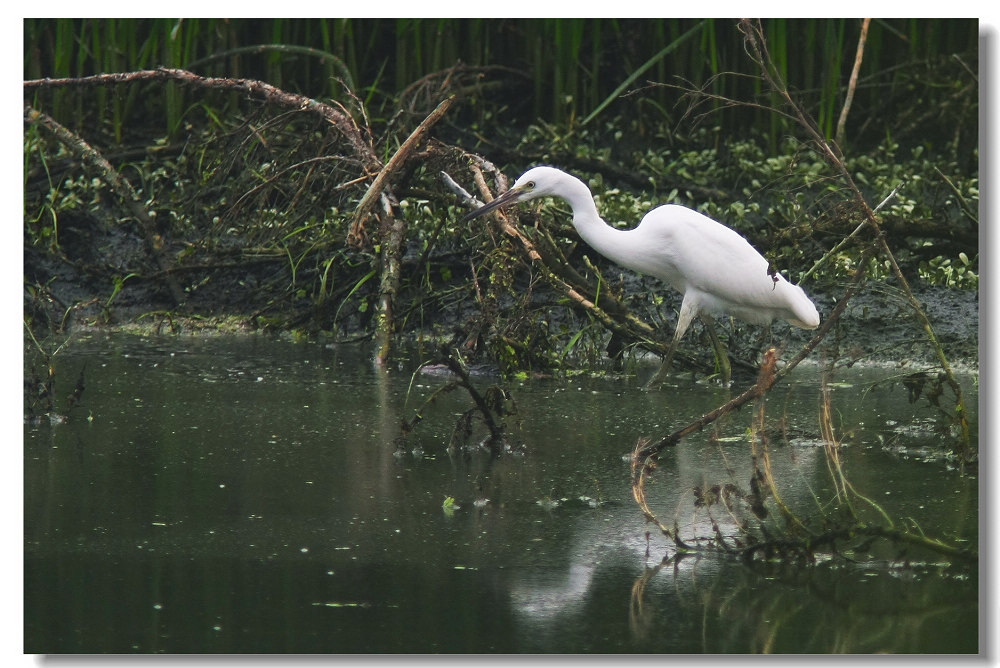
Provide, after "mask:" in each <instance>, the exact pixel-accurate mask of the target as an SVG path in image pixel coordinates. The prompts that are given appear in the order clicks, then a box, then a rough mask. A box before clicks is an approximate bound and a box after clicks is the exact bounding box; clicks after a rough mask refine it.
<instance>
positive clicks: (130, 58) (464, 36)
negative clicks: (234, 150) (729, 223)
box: [24, 18, 979, 135]
mask: <svg viewBox="0 0 1000 668" xmlns="http://www.w3.org/2000/svg"><path fill="white" fill-rule="evenodd" d="M859 23H860V22H859V20H857V19H780V18H774V19H770V20H768V21H766V22H765V24H764V25H765V31H766V32H767V36H768V39H769V44H770V47H771V48H772V50H773V53H772V56H773V58H774V61H775V63H776V65H777V66H778V68H779V72H780V73H781V75H782V77H783V78H785V80H786V81H787V82H788V83H789V85H790V86H791V87H792V88H794V89H796V90H798V91H800V92H801V93H802V96H803V99H805V100H807V101H809V102H810V103H811V104H812V106H813V109H812V111H813V113H814V115H815V116H816V117H817V119H818V121H819V123H820V125H821V127H822V128H823V130H824V132H825V133H827V134H828V135H830V134H831V133H832V132H833V129H834V125H835V123H836V117H837V113H838V111H839V108H840V106H841V104H842V102H843V92H844V86H845V83H846V80H847V76H848V74H849V71H848V70H849V67H850V62H851V60H852V57H853V50H854V46H855V44H856V43H857V36H858V31H859ZM695 26H698V28H697V31H696V32H697V33H698V34H697V37H696V38H695V39H692V40H687V41H686V42H685V43H684V44H683V45H680V46H679V47H678V48H676V49H674V50H673V51H672V52H671V53H670V55H669V57H665V58H661V59H658V60H655V56H656V55H657V54H658V53H661V52H662V51H663V50H664V49H665V48H666V47H667V46H668V45H670V44H673V43H674V42H676V41H677V40H678V39H679V38H680V37H681V36H682V35H684V34H685V33H686V32H688V31H690V30H691V29H692V28H694V27H695ZM24 36H25V40H24V42H25V49H24V75H25V77H26V78H39V77H45V76H50V77H68V76H81V75H86V74H91V73H95V72H107V71H112V70H117V71H127V70H134V69H141V68H143V67H154V66H158V65H165V66H170V67H185V66H186V65H187V64H188V63H192V62H195V61H199V60H202V59H206V58H207V57H209V56H212V55H213V54H218V53H223V52H230V51H235V50H237V49H239V48H240V47H247V46H253V45H260V44H282V45H288V46H291V45H294V46H302V47H309V48H311V49H316V50H317V52H326V53H331V54H333V55H334V56H336V58H338V59H339V60H340V61H342V64H343V68H342V69H341V70H335V69H334V68H333V67H332V66H331V63H330V62H324V61H323V59H322V58H321V57H317V56H315V55H314V56H309V55H305V54H303V53H298V52H294V51H291V50H290V51H285V52H278V51H267V52H261V53H249V52H242V53H240V54H239V55H232V56H231V57H227V58H225V59H217V60H213V61H212V63H213V65H212V68H213V69H212V71H211V72H204V73H211V74H215V75H228V76H245V77H251V78H260V79H264V80H266V81H268V82H269V83H271V84H274V85H276V86H279V87H288V88H290V89H292V90H296V91H300V92H304V93H306V94H308V95H310V96H312V97H322V96H327V97H330V98H333V99H338V100H340V101H346V100H345V98H346V95H347V94H346V91H344V90H343V88H342V87H340V86H337V85H336V83H335V79H336V78H343V77H342V76H341V74H342V73H343V72H349V73H350V78H351V79H352V80H353V81H354V82H355V84H356V85H357V86H358V87H359V88H360V89H361V91H359V94H361V93H364V95H363V97H364V96H367V95H372V94H374V95H375V96H376V97H380V98H382V99H385V100H391V98H392V96H393V95H395V94H396V93H397V92H398V91H401V90H402V89H403V88H405V87H406V86H407V85H408V84H410V83H412V82H413V81H415V80H417V79H419V78H421V77H423V76H425V75H426V74H428V73H431V72H435V71H441V70H445V69H447V68H449V67H452V66H453V65H455V64H456V63H457V62H458V61H461V62H463V63H466V64H468V65H505V66H508V67H512V68H514V69H518V70H521V71H522V72H525V73H527V74H528V75H529V76H530V78H531V80H532V81H533V86H532V88H531V89H530V100H517V102H519V103H521V102H527V103H528V104H527V106H526V107H524V109H525V110H526V113H529V114H530V115H532V116H533V117H535V118H542V119H545V120H546V121H549V122H556V123H566V122H570V121H572V120H573V119H577V118H584V117H586V116H588V115H593V112H594V111H595V110H596V109H597V108H598V106H599V105H601V104H603V103H604V101H605V100H606V99H607V98H608V96H609V95H611V94H612V93H613V92H614V91H615V90H616V89H618V88H619V87H621V86H622V84H623V82H626V81H629V82H630V83H629V85H628V87H627V88H628V89H629V90H632V89H635V88H639V87H641V86H644V85H645V83H646V81H647V80H655V81H659V82H666V83H677V81H679V79H678V78H679V77H680V78H683V80H686V81H689V82H692V83H693V84H694V85H701V84H702V83H704V82H707V81H709V80H710V79H711V80H712V87H711V92H712V93H714V94H716V95H718V96H726V97H732V98H736V99H746V97H747V93H748V92H750V93H751V94H752V91H748V90H747V88H746V86H747V82H748V79H747V78H746V77H739V76H719V77H717V78H715V79H712V77H713V75H718V74H720V73H727V72H733V73H737V74H743V75H747V74H753V73H754V72H753V70H752V65H750V64H749V63H748V62H747V58H746V56H745V53H744V49H743V43H742V37H741V36H740V34H739V32H738V31H737V30H736V27H735V22H734V21H728V20H723V19H706V20H703V21H700V22H699V21H698V20H695V19H655V20H654V19H441V18H421V19H407V18H400V19H336V18H334V19H318V20H300V19H271V20H254V19H240V20H219V19H184V20H177V19H25V20H24ZM978 39H979V31H978V22H977V21H975V20H968V19H944V20H927V19H882V20H877V21H873V22H872V25H871V30H870V32H869V37H868V45H867V49H866V53H865V62H864V72H863V73H862V77H864V76H866V75H870V74H872V73H874V72H880V71H883V70H884V71H885V72H886V74H885V75H884V76H886V77H890V78H891V77H893V76H897V75H894V74H893V73H892V72H891V71H889V67H890V66H891V65H895V64H898V63H900V62H904V61H909V62H912V61H919V60H928V59H932V58H936V57H942V56H946V55H948V54H951V53H956V52H963V53H965V54H967V55H968V56H969V57H971V58H975V54H976V52H977V49H978ZM651 60H655V64H654V65H653V67H652V68H650V69H649V70H648V71H646V72H645V73H644V74H643V75H642V76H641V77H635V76H634V75H635V73H636V72H637V70H638V69H640V68H641V67H643V66H644V65H646V64H647V63H649V62H650V61H651ZM883 81H884V79H883ZM376 82H377V83H376ZM132 88H135V87H132ZM758 91H759V89H758ZM125 94H126V95H128V96H130V97H129V98H126V99H124V100H117V101H114V102H113V103H112V107H111V110H110V113H111V115H112V117H113V120H114V123H115V125H116V126H119V127H120V124H121V123H122V122H123V120H124V119H125V118H126V117H127V116H128V115H129V114H130V113H140V112H145V111H150V109H139V108H137V104H138V100H137V99H136V98H135V95H136V93H135V92H134V91H133V90H130V91H129V92H128V93H125ZM883 94H884V89H883V90H882V91H879V90H877V88H876V87H870V88H865V87H864V86H861V87H859V90H858V92H857V97H856V103H857V104H858V105H859V106H865V105H867V106H872V105H877V104H878V98H877V96H878V95H883ZM103 95H107V96H111V92H110V91H109V92H108V93H105V94H103ZM166 96H167V99H166V103H165V104H159V105H156V109H158V110H159V111H158V113H165V114H166V119H165V121H166V126H167V128H168V131H171V132H172V131H174V130H175V129H176V128H177V127H178V124H179V123H180V122H181V118H182V116H183V113H184V93H183V91H182V90H179V89H177V88H176V87H174V86H169V87H168V88H167V91H166ZM866 96H867V99H865V97H866ZM640 97H642V98H643V99H648V100H649V101H651V102H652V103H653V104H652V105H650V106H649V108H656V109H670V108H672V106H673V105H674V103H675V102H676V93H673V95H672V96H671V92H670V91H669V90H668V89H663V88H660V89H651V90H644V91H643V92H642V93H641V95H640ZM112 99H113V98H110V97H109V99H106V100H104V101H105V102H109V101H111V100H112ZM632 99H633V100H635V99H636V98H632ZM67 100H69V101H70V102H67ZM76 100H79V96H76V95H73V94H72V93H71V92H66V91H57V92H55V93H54V94H53V107H52V110H53V112H54V113H53V115H54V116H56V117H57V118H60V117H61V118H62V120H64V121H65V120H67V118H68V116H69V115H70V114H74V115H76V116H77V118H78V117H79V114H82V113H83V112H84V111H85V109H83V108H82V107H80V106H79V105H80V104H81V103H80V102H77V101H76ZM67 104H74V105H75V106H74V107H73V108H68V107H67V106H66V105H67ZM626 104H635V103H634V102H626ZM143 106H145V105H143ZM511 106H512V105H511ZM101 107H102V113H106V112H105V111H104V109H105V106H104V105H101ZM631 108H632V109H634V108H635V107H631ZM612 112H614V110H612ZM633 113H634V112H633ZM764 113H765V112H762V111H754V110H752V109H740V110H729V111H727V112H726V114H725V115H724V116H723V117H721V120H720V123H722V124H723V125H725V126H727V128H726V129H729V130H730V131H735V130H739V129H740V128H741V127H746V126H750V125H756V124H758V123H759V122H761V121H763V120H764V118H765V117H764V116H763V115H762V114H764ZM766 123H768V124H772V123H773V124H779V123H781V121H780V119H777V118H776V117H775V116H774V115H768V116H767V120H766ZM769 127H770V131H771V134H772V135H775V134H778V133H779V132H780V130H781V128H780V127H779V126H778V125H769Z"/></svg>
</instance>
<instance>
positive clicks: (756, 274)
mask: <svg viewBox="0 0 1000 668" xmlns="http://www.w3.org/2000/svg"><path fill="white" fill-rule="evenodd" d="M547 196H551V197H559V198H562V199H563V200H565V201H566V202H567V203H568V204H569V206H570V208H571V209H572V210H573V227H575V228H576V231H577V232H579V234H580V237H582V238H583V240H584V241H585V242H587V244H589V245H590V247H591V248H593V249H594V250H596V251H597V252H598V253H600V254H601V255H603V256H604V257H606V258H608V259H609V260H611V261H612V262H614V263H616V264H618V265H621V266H622V267H626V268H627V269H631V270H633V271H636V272H639V273H641V274H646V275H649V276H655V277H656V278H659V279H660V280H662V281H665V282H666V283H668V284H670V286H671V287H673V288H674V289H675V290H677V291H678V292H680V293H681V295H683V300H682V301H681V310H680V314H679V315H678V318H677V327H676V329H675V330H674V337H673V339H672V340H671V342H670V347H669V348H668V351H667V355H666V357H665V358H664V360H663V364H662V366H661V367H660V370H659V371H658V372H657V374H656V375H655V376H654V377H653V379H652V380H651V381H650V385H656V384H659V383H661V382H662V381H663V379H664V377H665V376H666V373H667V371H669V369H670V363H671V360H672V359H673V355H674V352H675V350H676V348H677V343H678V342H679V341H680V339H681V337H683V336H684V332H686V331H687V329H688V326H689V325H690V324H691V321H692V320H694V318H695V316H698V317H700V318H701V319H702V320H703V321H704V322H705V324H706V326H707V327H708V328H709V331H710V333H711V335H712V337H713V343H714V344H715V345H716V348H717V350H718V354H719V356H720V363H721V364H723V365H724V369H725V370H726V371H728V358H727V357H726V353H725V351H724V350H722V349H721V344H719V343H718V339H717V338H716V337H715V336H714V334H715V332H714V330H713V329H712V319H711V316H712V315H718V314H729V315H732V316H734V317H736V318H739V319H740V320H744V321H746V322H749V323H753V324H759V325H769V324H770V323H771V321H773V320H775V319H781V320H786V321H788V322H789V323H791V324H792V325H795V326H796V327H802V328H804V329H815V328H816V327H817V326H819V313H818V312H817V311H816V306H815V305H814V304H813V303H812V301H811V300H810V299H809V297H807V296H806V293H805V292H804V291H803V290H802V288H800V287H799V286H797V285H793V284H792V283H789V282H788V281H787V280H786V279H785V277H784V276H782V275H781V274H779V273H776V272H773V271H771V270H770V269H769V264H768V261H767V260H765V259H764V257H763V256H762V255H761V254H760V253H758V252H757V251H756V250H755V249H754V247H753V246H751V245H750V243H749V242H748V241H747V240H746V239H744V238H743V237H742V236H740V235H739V234H738V233H737V232H735V231H734V230H732V229H730V228H728V227H726V226H725V225H722V224H721V223H717V222H716V221H714V220H712V219H711V218H709V217H708V216H705V215H703V214H701V213H698V212H697V211H694V210H692V209H688V208H686V207H683V206H680V205H677V204H665V205H663V206H658V207H656V208H655V209H653V210H652V211H650V212H649V213H647V214H646V215H645V216H643V218H642V220H641V221H640V222H639V225H638V226H636V227H635V228H634V229H631V230H619V229H616V228H614V227H611V226H610V225H608V224H607V223H606V222H604V220H602V219H601V217H600V215H599V214H598V213H597V205H596V204H595V203H594V198H593V196H592V195H591V192H590V188H588V187H587V186H586V184H584V183H583V181H581V180H580V179H578V178H576V177H575V176H571V175H570V174H567V173H566V172H563V171H561V170H559V169H556V168H554V167H544V166H543V167H534V168H532V169H529V170H528V171H527V172H525V173H524V174H522V175H521V177H520V178H519V179H517V181H515V182H514V185H513V186H511V187H510V190H508V191H507V192H506V193H504V194H503V195H501V196H499V197H497V198H496V199H494V200H493V201H492V202H490V203H489V204H487V205H485V206H483V207H480V208H479V209H477V210H476V211H473V212H472V213H470V214H468V215H467V216H466V217H465V219H466V220H469V219H472V218H475V217H477V216H482V215H484V214H486V213H488V212H490V211H492V210H494V209H496V208H498V207H502V206H504V205H505V204H511V203H514V202H524V201H527V200H531V199H535V198H538V197H547ZM726 376H727V378H728V373H726Z"/></svg>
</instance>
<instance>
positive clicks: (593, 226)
mask: <svg viewBox="0 0 1000 668" xmlns="http://www.w3.org/2000/svg"><path fill="white" fill-rule="evenodd" d="M559 195H560V197H562V198H563V199H564V200H566V202H567V203H568V204H569V205H570V208H572V209H573V227H575V228H576V231H577V232H578V233H579V234H580V237H582V238H583V240H584V241H585V242H586V243H587V245H588V246H590V247H591V248H593V249H594V250H596V251H597V252H598V253H600V254H601V255H603V256H604V257H606V258H608V259H609V260H611V261H612V262H616V263H617V264H620V265H623V266H626V267H628V266H630V262H629V257H628V256H627V255H625V254H623V253H622V245H621V236H622V235H623V234H628V232H627V231H625V230H617V229H615V228H613V227H611V226H610V225H608V224H607V223H606V222H604V220H603V219H602V218H601V216H600V214H598V213H597V204H595V203H594V197H593V195H591V194H590V188H588V187H587V186H586V184H584V182H583V181H581V180H580V179H578V178H576V177H571V178H570V179H569V180H567V182H566V183H565V188H563V191H562V192H560V193H559Z"/></svg>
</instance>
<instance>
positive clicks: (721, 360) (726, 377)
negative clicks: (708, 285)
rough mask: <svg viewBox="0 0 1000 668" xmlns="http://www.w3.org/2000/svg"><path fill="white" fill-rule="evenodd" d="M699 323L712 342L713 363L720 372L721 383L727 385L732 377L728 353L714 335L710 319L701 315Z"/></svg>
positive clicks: (713, 324)
mask: <svg viewBox="0 0 1000 668" xmlns="http://www.w3.org/2000/svg"><path fill="white" fill-rule="evenodd" d="M701 321H702V323H704V325H705V329H707V330H708V338H710V339H711V340H712V348H714V349H715V361H716V363H717V364H718V365H719V371H721V372H722V382H723V383H726V384H728V383H729V381H730V380H731V379H732V377H733V367H732V364H730V362H729V351H728V350H726V346H725V345H723V343H722V341H720V340H719V335H718V334H716V333H715V323H714V322H712V319H711V318H710V317H708V316H707V315H705V314H704V313H703V314H702V315H701Z"/></svg>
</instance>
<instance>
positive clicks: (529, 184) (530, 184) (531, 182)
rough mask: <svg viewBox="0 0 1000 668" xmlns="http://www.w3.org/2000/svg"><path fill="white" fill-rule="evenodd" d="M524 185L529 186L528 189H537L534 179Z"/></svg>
mask: <svg viewBox="0 0 1000 668" xmlns="http://www.w3.org/2000/svg"><path fill="white" fill-rule="evenodd" d="M524 187H525V188H527V189H528V190H534V189H535V182H534V181H528V182H527V183H525V184H524Z"/></svg>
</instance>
